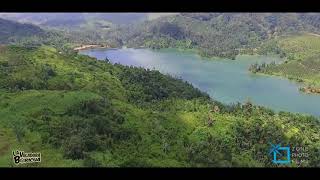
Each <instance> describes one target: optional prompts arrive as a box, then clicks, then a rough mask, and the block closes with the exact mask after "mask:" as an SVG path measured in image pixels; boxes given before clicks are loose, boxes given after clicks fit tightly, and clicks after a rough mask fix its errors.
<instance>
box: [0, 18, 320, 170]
mask: <svg viewBox="0 0 320 180" xmlns="http://www.w3.org/2000/svg"><path fill="white" fill-rule="evenodd" d="M66 16H68V15H67V13H41V14H38V15H37V14H36V13H26V14H24V13H17V14H15V13H14V14H8V13H0V24H1V28H0V43H1V46H0V167H319V164H320V163H319V162H320V155H319V149H320V133H319V132H320V119H319V118H320V114H319V113H320V108H319V107H320V104H319V103H320V95H319V94H318V93H317V92H318V88H319V87H320V84H319V82H320V74H319V73H320V69H319V67H320V63H319V62H320V59H319V57H320V56H319V53H320V38H319V37H318V36H317V35H316V34H319V32H320V29H319V27H320V26H319V25H320V21H319V18H318V17H319V14H317V13H243V14H240V13H165V14H161V15H159V14H157V13H156V14H150V13H141V14H139V13H128V14H127V13H123V14H117V13H110V14H108V13H106V14H104V13H93V14H91V13H74V14H73V13H71V14H69V16H68V17H66ZM2 18H5V19H2ZM299 89H300V90H301V91H299ZM303 91H304V92H303ZM278 143H281V144H282V145H288V146H289V147H295V146H299V147H304V148H307V149H308V150H309V157H310V158H309V159H308V160H307V161H304V162H303V163H302V164H300V163H299V160H300V159H298V158H296V157H294V158H292V159H291V161H290V163H289V164H276V163H274V162H273V161H272V157H271V156H270V154H269V151H270V144H278ZM15 150H24V151H26V152H41V156H42V161H41V163H30V164H29V163H26V164H20V165H17V164H14V161H13V159H12V151H15Z"/></svg>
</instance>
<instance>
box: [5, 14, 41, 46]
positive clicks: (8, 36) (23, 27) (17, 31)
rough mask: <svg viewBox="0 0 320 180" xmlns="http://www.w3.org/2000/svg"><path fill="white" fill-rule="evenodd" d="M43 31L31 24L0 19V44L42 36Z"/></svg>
mask: <svg viewBox="0 0 320 180" xmlns="http://www.w3.org/2000/svg"><path fill="white" fill-rule="evenodd" d="M43 34H44V31H43V30H42V29H41V28H39V27H37V26H34V25H31V24H21V23H17V22H13V21H9V20H5V19H1V18H0V43H1V44H7V43H12V42H15V41H16V40H17V39H18V40H19V39H22V38H26V37H29V36H34V35H43Z"/></svg>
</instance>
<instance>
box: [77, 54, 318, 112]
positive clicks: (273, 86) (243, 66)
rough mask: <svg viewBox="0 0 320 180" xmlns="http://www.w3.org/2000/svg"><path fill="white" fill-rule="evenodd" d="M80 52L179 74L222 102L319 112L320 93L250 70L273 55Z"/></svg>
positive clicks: (115, 61)
mask: <svg viewBox="0 0 320 180" xmlns="http://www.w3.org/2000/svg"><path fill="white" fill-rule="evenodd" d="M80 54H85V55H89V56H91V57H95V58H97V59H100V60H104V59H105V58H106V57H108V59H110V61H111V62H112V63H120V64H123V65H129V66H130V65H132V66H138V67H144V68H149V69H155V70H159V71H160V72H162V73H164V74H170V75H172V76H174V77H179V78H182V79H183V80H186V81H188V82H190V83H191V84H193V85H194V86H195V87H197V88H199V89H201V90H202V91H204V92H207V93H208V94H209V95H210V96H211V97H212V99H215V100H218V101H220V102H222V103H225V104H231V103H236V102H245V101H247V100H248V99H250V101H251V102H253V103H254V104H257V105H262V106H265V107H269V108H271V109H273V110H276V111H289V112H298V113H304V114H311V115H315V116H320V95H316V94H304V93H301V92H299V87H300V86H299V84H298V83H295V82H293V81H290V80H288V79H285V78H282V77H276V76H267V75H260V74H252V73H250V72H249V71H248V67H249V66H250V64H252V63H255V62H258V63H261V62H266V63H270V62H272V61H276V62H280V61H281V60H280V59H279V58H277V57H266V56H249V55H241V56H238V57H237V58H236V60H228V59H215V60H208V59H205V58H202V57H200V56H199V55H197V54H195V53H192V52H186V51H178V50H176V49H162V50H150V49H130V48H129V49H88V50H83V51H81V52H80Z"/></svg>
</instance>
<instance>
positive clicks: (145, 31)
mask: <svg viewBox="0 0 320 180" xmlns="http://www.w3.org/2000/svg"><path fill="white" fill-rule="evenodd" d="M318 17H319V15H318V14H312V13H310V14H308V13H303V14H302V13H300V14H299V13H181V14H178V15H172V16H166V17H162V18H158V19H155V20H151V21H147V22H144V23H142V24H136V25H133V26H129V27H126V28H122V29H117V30H116V31H111V32H109V33H110V35H109V36H110V37H111V38H114V39H117V40H118V41H120V42H121V43H118V44H121V45H123V44H124V45H127V46H129V47H140V46H143V47H151V48H167V47H177V48H182V49H195V50H196V51H198V53H199V54H201V55H202V56H208V57H212V56H218V57H226V58H230V59H234V58H235V56H236V55H237V54H239V53H256V48H257V47H258V46H260V45H261V43H262V42H264V41H266V40H269V39H272V38H275V37H277V36H280V35H285V34H294V33H297V32H302V31H308V32H319V22H318V21H317V18H318Z"/></svg>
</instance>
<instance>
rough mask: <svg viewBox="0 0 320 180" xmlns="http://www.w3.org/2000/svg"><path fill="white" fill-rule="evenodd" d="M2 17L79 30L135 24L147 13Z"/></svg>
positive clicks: (51, 14)
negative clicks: (102, 23) (95, 24)
mask: <svg viewBox="0 0 320 180" xmlns="http://www.w3.org/2000/svg"><path fill="white" fill-rule="evenodd" d="M0 17H2V18H5V19H9V20H14V21H18V22H27V23H32V24H36V25H39V26H45V27H60V28H79V27H80V26H82V27H83V26H84V25H87V24H90V23H91V22H92V21H96V22H99V21H105V22H109V23H111V24H114V25H120V24H128V23H134V22H138V21H143V20H146V19H147V13H0Z"/></svg>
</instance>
